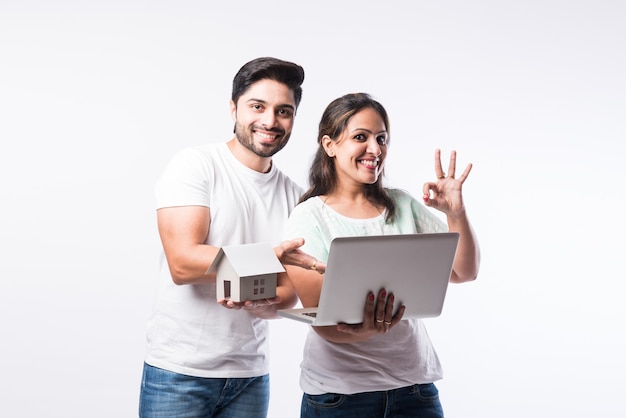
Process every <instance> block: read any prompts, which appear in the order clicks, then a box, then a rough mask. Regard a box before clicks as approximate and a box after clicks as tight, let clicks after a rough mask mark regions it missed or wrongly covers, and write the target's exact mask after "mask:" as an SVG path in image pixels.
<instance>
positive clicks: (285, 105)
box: [246, 97, 296, 110]
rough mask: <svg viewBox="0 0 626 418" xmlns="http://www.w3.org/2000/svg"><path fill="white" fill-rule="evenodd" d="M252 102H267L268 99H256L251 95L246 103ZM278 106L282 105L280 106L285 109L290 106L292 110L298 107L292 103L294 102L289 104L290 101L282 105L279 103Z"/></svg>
mask: <svg viewBox="0 0 626 418" xmlns="http://www.w3.org/2000/svg"><path fill="white" fill-rule="evenodd" d="M250 102H255V103H262V104H267V101H266V100H262V99H255V98H254V97H251V98H249V99H248V100H246V103H250ZM276 107H280V108H282V109H284V108H289V109H291V110H296V107H295V106H294V105H292V104H289V103H285V104H281V105H278V106H276Z"/></svg>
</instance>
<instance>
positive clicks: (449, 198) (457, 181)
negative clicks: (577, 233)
mask: <svg viewBox="0 0 626 418" xmlns="http://www.w3.org/2000/svg"><path fill="white" fill-rule="evenodd" d="M471 170H472V164H471V163H470V164H468V165H467V167H466V168H465V171H463V173H462V174H461V175H460V176H459V177H458V178H456V177H455V175H456V151H452V152H451V153H450V164H449V165H448V175H447V176H446V173H445V172H444V171H443V168H442V166H441V150H439V149H437V150H435V174H436V175H437V181H435V182H427V183H424V188H423V192H424V204H425V205H426V206H430V207H432V208H435V209H437V210H440V211H442V212H443V213H445V214H446V215H448V216H452V217H454V216H456V215H460V214H462V213H463V212H464V211H465V206H464V205H463V195H462V188H463V183H464V182H465V179H467V176H468V175H469V173H470V171H471Z"/></svg>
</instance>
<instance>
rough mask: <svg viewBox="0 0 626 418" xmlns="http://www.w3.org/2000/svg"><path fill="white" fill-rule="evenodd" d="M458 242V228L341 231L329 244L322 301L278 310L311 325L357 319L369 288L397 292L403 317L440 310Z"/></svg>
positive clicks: (424, 315) (436, 313)
mask: <svg viewBox="0 0 626 418" xmlns="http://www.w3.org/2000/svg"><path fill="white" fill-rule="evenodd" d="M458 242H459V234H458V233H456V232H445V233H428V234H406V235H375V236H360V237H338V238H335V239H334V240H333V241H332V242H331V244H330V250H329V254H328V261H327V263H326V273H325V275H324V281H323V283H322V291H321V294H320V301H319V306H318V307H316V308H295V309H282V310H279V311H278V314H279V315H281V316H283V317H285V318H290V319H295V320H298V321H302V322H305V323H308V324H310V325H315V326H320V325H336V324H338V323H347V324H358V323H361V322H363V310H364V308H365V300H366V297H367V294H368V292H369V291H372V292H374V294H377V293H378V290H380V289H381V288H383V287H384V288H385V289H386V290H387V293H389V292H393V294H394V295H395V302H394V313H395V312H397V310H398V308H399V307H400V306H401V305H405V306H406V310H405V312H404V316H403V318H404V319H409V318H429V317H436V316H439V315H440V314H441V311H442V309H443V302H444V299H445V296H446V291H447V289H448V282H449V281H450V275H451V273H452V264H453V262H454V257H455V254H456V248H457V245H458Z"/></svg>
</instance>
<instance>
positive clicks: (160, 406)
mask: <svg viewBox="0 0 626 418" xmlns="http://www.w3.org/2000/svg"><path fill="white" fill-rule="evenodd" d="M269 397H270V379H269V375H265V376H259V377H251V378H243V379H213V378H204V377H193V376H186V375H183V374H178V373H173V372H168V371H167V370H163V369H159V368H157V367H152V366H150V365H148V364H144V366H143V377H142V379H141V394H140V399H139V417H141V418H201V417H202V418H208V417H214V418H218V417H219V418H241V417H246V418H266V417H267V410H268V404H269Z"/></svg>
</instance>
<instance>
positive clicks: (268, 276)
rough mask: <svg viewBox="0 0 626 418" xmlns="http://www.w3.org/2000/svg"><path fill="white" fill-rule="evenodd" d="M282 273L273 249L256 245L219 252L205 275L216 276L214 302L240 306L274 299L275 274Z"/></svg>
mask: <svg viewBox="0 0 626 418" xmlns="http://www.w3.org/2000/svg"><path fill="white" fill-rule="evenodd" d="M284 271H285V269H284V268H283V265H282V264H280V261H279V260H278V258H277V257H276V254H274V249H273V248H272V247H271V246H270V245H269V244H265V243H258V244H242V245H230V246H224V247H222V248H220V250H219V252H218V253H217V256H216V257H215V260H214V261H213V264H211V267H210V268H209V269H208V270H207V273H216V279H215V286H216V292H215V293H216V296H217V299H218V300H219V299H227V300H232V301H234V302H243V301H246V300H257V299H265V298H273V297H274V296H276V278H277V273H279V272H284Z"/></svg>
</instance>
